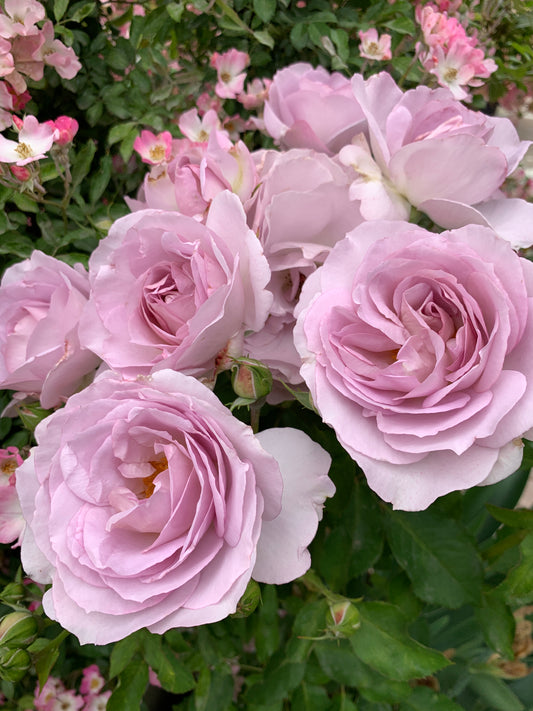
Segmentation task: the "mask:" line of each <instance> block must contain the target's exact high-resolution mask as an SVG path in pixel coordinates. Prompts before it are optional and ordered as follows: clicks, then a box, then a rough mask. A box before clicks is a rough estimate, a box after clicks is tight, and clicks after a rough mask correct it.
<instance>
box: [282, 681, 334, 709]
mask: <svg viewBox="0 0 533 711" xmlns="http://www.w3.org/2000/svg"><path fill="white" fill-rule="evenodd" d="M291 711H330V700H329V696H328V694H327V692H326V690H325V689H324V688H322V687H321V686H315V685H312V684H306V683H305V682H302V684H300V686H299V687H298V688H297V689H296V691H295V692H294V693H293V695H292V698H291Z"/></svg>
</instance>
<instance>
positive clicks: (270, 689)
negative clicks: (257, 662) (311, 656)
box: [246, 662, 305, 705]
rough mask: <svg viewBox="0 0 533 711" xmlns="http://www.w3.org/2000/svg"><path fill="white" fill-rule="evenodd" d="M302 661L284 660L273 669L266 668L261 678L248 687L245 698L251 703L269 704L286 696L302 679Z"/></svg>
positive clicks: (303, 665) (303, 670)
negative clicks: (284, 661)
mask: <svg viewBox="0 0 533 711" xmlns="http://www.w3.org/2000/svg"><path fill="white" fill-rule="evenodd" d="M304 673H305V663H304V662H286V663H284V664H281V665H280V666H279V667H276V668H275V669H267V670H266V671H265V674H264V676H263V680H262V681H261V682H259V683H258V684H255V685H254V686H252V687H250V689H249V690H248V692H247V694H246V699H247V701H248V702H249V703H251V704H260V705H265V704H271V703H275V702H276V701H281V700H283V699H284V698H286V697H287V696H288V694H289V692H290V691H292V690H293V689H295V688H296V687H297V686H298V685H299V684H300V683H301V681H302V679H303V676H304Z"/></svg>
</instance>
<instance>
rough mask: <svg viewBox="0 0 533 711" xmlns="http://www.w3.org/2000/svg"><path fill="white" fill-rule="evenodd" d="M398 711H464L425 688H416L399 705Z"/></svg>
mask: <svg viewBox="0 0 533 711" xmlns="http://www.w3.org/2000/svg"><path fill="white" fill-rule="evenodd" d="M400 711H464V709H463V707H462V706H459V705H458V704H456V703H455V701H452V700H451V699H449V698H448V697H447V696H445V695H444V694H439V693H438V692H436V691H433V689H429V688H428V687H427V686H417V687H415V688H414V689H413V693H412V694H411V696H409V698H408V699H407V700H406V701H403V702H402V703H401V704H400Z"/></svg>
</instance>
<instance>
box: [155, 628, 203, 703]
mask: <svg viewBox="0 0 533 711" xmlns="http://www.w3.org/2000/svg"><path fill="white" fill-rule="evenodd" d="M143 651H144V659H145V660H146V662H147V663H148V664H149V665H150V666H151V667H152V669H153V670H154V671H155V673H156V674H157V677H158V679H159V681H160V682H161V686H162V687H163V689H165V690H166V691H170V692H171V693H173V694H184V693H185V692H187V691H190V690H191V689H193V688H194V677H193V675H192V674H191V672H190V671H189V670H188V669H187V667H185V666H184V665H183V664H182V663H181V662H180V661H179V659H178V658H177V656H176V655H175V654H174V652H173V651H172V650H171V649H169V648H168V647H167V646H166V645H163V644H162V640H161V637H160V636H159V635H155V634H152V635H146V636H145V638H144V639H143Z"/></svg>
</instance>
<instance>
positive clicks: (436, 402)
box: [295, 221, 533, 510]
mask: <svg viewBox="0 0 533 711" xmlns="http://www.w3.org/2000/svg"><path fill="white" fill-rule="evenodd" d="M532 297H533V265H532V264H531V262H529V261H527V260H525V259H522V258H520V257H518V255H517V254H516V253H515V252H514V251H513V250H512V249H511V247H510V246H509V244H508V243H507V242H506V241H504V240H502V239H500V238H498V237H497V236H496V235H495V234H494V233H493V232H491V231H490V230H489V229H487V228H485V227H480V226H476V225H472V226H468V227H464V228H462V229H458V230H455V231H450V232H444V233H442V234H440V235H438V234H433V233H429V232H426V231H425V230H423V229H422V228H420V227H417V226H413V225H409V224H406V223H403V222H384V221H383V222H382V221H376V222H373V223H371V222H369V223H365V224H363V225H360V226H359V227H358V228H356V229H355V230H353V232H350V233H349V234H348V235H347V237H346V239H345V240H343V241H342V242H339V244H338V245H337V246H336V247H335V248H334V250H333V251H332V253H331V254H330V256H329V257H328V259H327V260H326V262H325V264H324V266H323V267H322V268H321V269H319V270H318V271H317V272H315V274H312V275H311V276H310V277H309V278H308V280H307V282H306V283H305V284H304V287H303V290H302V296H301V300H300V305H299V310H298V322H297V327H296V329H295V341H296V345H297V348H298V350H299V352H300V354H301V356H302V359H303V366H302V375H303V377H304V379H305V381H306V382H307V384H308V386H309V388H310V391H311V394H312V397H313V401H314V403H315V404H316V406H317V408H318V410H319V411H320V413H321V415H322V417H323V419H324V421H325V422H326V423H328V424H330V425H331V426H332V427H333V428H334V430H335V432H336V434H337V437H338V439H339V441H340V442H341V444H342V445H343V446H344V447H345V449H346V450H347V451H348V452H349V453H350V454H351V456H352V457H353V458H354V459H355V460H356V461H357V462H358V463H359V464H360V466H361V468H362V469H363V471H364V472H365V474H366V476H367V479H368V483H369V485H370V487H371V488H372V489H374V491H376V493H378V494H379V496H381V497H382V498H383V499H385V500H386V501H390V502H392V503H393V504H394V506H395V507H397V508H401V509H406V510H420V509H424V508H426V507H427V506H429V504H431V502H432V501H434V500H435V499H436V498H437V497H439V496H442V495H443V494H447V493H449V492H450V491H455V490H460V489H466V488H468V487H471V486H474V485H477V484H489V483H493V482H496V481H499V480H500V479H502V478H504V477H506V476H508V475H510V474H512V473H513V472H514V471H515V470H516V469H517V468H518V466H519V465H520V461H521V458H522V447H521V440H520V437H522V436H523V435H524V434H525V433H526V432H527V431H528V430H529V429H530V428H531V427H532V426H533V361H532V359H531V352H532V348H533V301H532Z"/></svg>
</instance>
